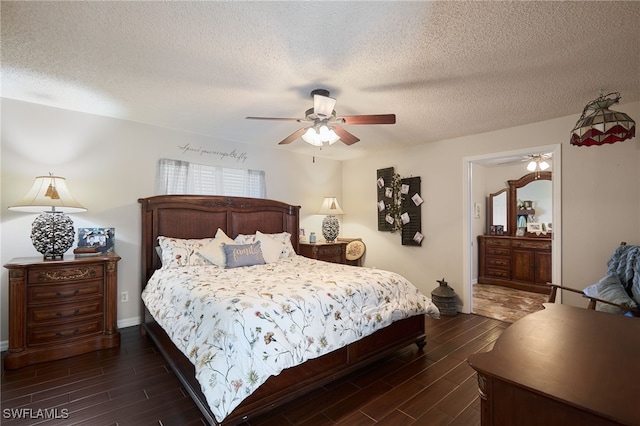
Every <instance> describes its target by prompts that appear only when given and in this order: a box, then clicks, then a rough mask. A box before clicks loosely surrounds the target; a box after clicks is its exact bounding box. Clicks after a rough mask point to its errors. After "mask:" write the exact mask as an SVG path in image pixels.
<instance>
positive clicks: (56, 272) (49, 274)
mask: <svg viewBox="0 0 640 426" xmlns="http://www.w3.org/2000/svg"><path fill="white" fill-rule="evenodd" d="M103 274H104V266H103V265H102V264H95V265H83V266H77V267H72V268H70V267H60V268H47V269H30V270H29V277H28V283H29V284H42V283H58V282H65V283H68V282H70V281H85V280H95V279H102V275H103Z"/></svg>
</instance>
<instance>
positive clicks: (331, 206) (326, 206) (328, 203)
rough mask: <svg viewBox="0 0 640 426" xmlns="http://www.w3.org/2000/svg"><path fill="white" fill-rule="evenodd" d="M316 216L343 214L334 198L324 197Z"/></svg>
mask: <svg viewBox="0 0 640 426" xmlns="http://www.w3.org/2000/svg"><path fill="white" fill-rule="evenodd" d="M318 214H326V215H332V216H335V215H337V214H344V212H343V211H342V209H341V208H340V204H338V200H337V199H336V197H325V198H324V201H323V202H322V206H321V207H320V210H319V211H318Z"/></svg>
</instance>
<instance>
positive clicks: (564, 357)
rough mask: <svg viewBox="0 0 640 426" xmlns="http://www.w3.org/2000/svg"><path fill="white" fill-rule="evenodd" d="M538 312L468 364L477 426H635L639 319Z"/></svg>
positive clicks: (548, 308)
mask: <svg viewBox="0 0 640 426" xmlns="http://www.w3.org/2000/svg"><path fill="white" fill-rule="evenodd" d="M544 306H545V309H544V310H542V311H539V312H536V313H533V314H531V315H527V316H526V317H524V318H522V319H521V320H519V321H516V322H515V323H513V324H512V325H511V326H509V328H507V329H506V330H505V331H504V332H503V333H502V334H501V335H500V337H498V339H497V340H496V342H495V344H494V346H493V349H492V350H491V351H489V352H482V353H476V354H473V355H470V356H469V358H468V362H469V364H470V365H471V367H472V368H473V369H474V370H476V372H477V377H478V386H479V391H480V398H481V401H480V410H481V422H482V425H483V426H489V425H493V426H498V425H504V426H512V425H518V426H539V425H545V426H567V425H580V426H595V425H598V426H603V425H640V410H639V409H638V392H639V391H640V385H639V383H640V370H639V369H638V368H637V366H638V360H640V339H638V336H640V318H629V317H625V316H623V315H614V314H610V313H606V312H598V311H593V310H590V309H583V308H577V307H573V306H566V305H560V304H553V303H551V304H549V303H547V304H545V305H544Z"/></svg>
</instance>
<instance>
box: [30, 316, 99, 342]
mask: <svg viewBox="0 0 640 426" xmlns="http://www.w3.org/2000/svg"><path fill="white" fill-rule="evenodd" d="M102 330H103V327H102V315H99V316H97V317H95V318H92V319H90V320H85V321H75V322H70V323H67V324H61V325H59V326H58V327H56V328H52V327H50V326H42V327H27V343H28V344H29V345H43V344H50V343H61V342H64V341H67V340H72V339H77V338H81V337H86V336H89V335H92V334H100V333H102Z"/></svg>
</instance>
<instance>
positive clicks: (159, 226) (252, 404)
mask: <svg viewBox="0 0 640 426" xmlns="http://www.w3.org/2000/svg"><path fill="white" fill-rule="evenodd" d="M139 202H140V203H141V207H142V265H141V267H142V268H141V273H142V293H143V297H145V298H146V299H147V300H149V296H148V294H149V293H151V290H153V289H155V290H156V294H159V293H158V290H157V286H158V285H159V283H161V284H162V283H163V285H164V286H165V289H164V290H163V291H182V288H183V287H196V286H197V285H198V281H197V280H198V279H199V278H198V277H200V276H203V275H205V274H209V273H214V274H222V275H219V276H216V278H215V279H216V280H218V279H219V280H220V282H223V281H222V280H223V279H227V278H228V277H227V276H228V275H230V274H239V273H240V272H239V271H240V270H241V269H245V268H236V269H234V270H228V271H227V270H225V269H224V268H220V269H223V270H222V271H219V270H216V269H217V268H216V267H209V266H207V265H197V266H189V267H188V268H186V269H184V271H183V270H182V269H181V270H180V272H179V273H178V272H177V271H176V270H173V271H172V274H173V275H172V276H171V278H167V277H166V276H165V275H162V274H164V272H163V271H162V270H163V269H166V268H161V256H162V254H161V251H159V249H158V245H159V243H158V241H159V237H160V240H164V239H178V240H188V241H191V240H198V239H204V238H212V237H213V236H214V234H216V231H217V230H220V232H223V233H224V234H225V235H226V236H228V237H229V238H233V239H238V238H243V236H246V237H249V236H251V235H253V236H254V237H255V235H256V233H257V235H260V233H264V234H266V235H282V234H284V233H288V234H284V235H290V242H291V246H292V248H293V250H294V251H295V252H296V253H297V252H298V241H299V210H300V208H299V206H293V205H289V204H286V203H283V202H280V201H274V200H266V199H253V198H241V197H219V196H193V195H163V196H154V197H149V198H142V199H139ZM263 243H264V239H263ZM265 256H266V254H265ZM329 267H330V264H328V263H325V262H320V261H316V260H311V259H306V258H303V257H302V256H298V255H296V254H295V253H293V254H291V256H289V257H288V258H287V259H284V260H282V261H278V262H275V263H267V264H266V265H255V266H248V267H246V270H247V271H249V270H252V269H255V270H256V271H257V274H258V275H256V276H257V277H259V278H256V280H258V281H261V282H262V281H264V280H266V279H267V278H269V277H270V276H269V274H270V273H271V272H273V271H274V270H275V269H283V270H284V271H285V273H289V274H291V273H292V272H291V268H304V269H305V270H306V273H307V274H310V273H312V272H309V271H316V270H317V271H318V274H325V275H326V274H328V273H329V272H327V269H326V268H329ZM333 267H335V268H338V269H339V271H340V273H352V274H356V275H358V276H361V275H363V274H365V273H366V270H367V269H368V268H359V267H356V266H347V265H333ZM265 268H266V269H265ZM348 268H351V269H348ZM187 269H193V270H194V272H189V273H187V272H186V270H187ZM265 270H268V271H269V272H268V273H266V272H265ZM371 271H373V272H377V273H378V274H382V273H386V272H385V271H382V272H380V271H375V270H371ZM243 273H244V272H243ZM274 273H275V272H274ZM337 273H338V272H336V274H337ZM302 274H303V272H302V270H300V272H298V273H296V274H295V275H296V276H302ZM389 274H391V273H389ZM160 276H161V277H163V278H158V277H160ZM178 276H181V277H182V279H185V280H187V281H185V283H183V284H179V285H169V284H167V282H168V280H169V279H174V278H176V279H177V277H178ZM336 276H337V275H336ZM354 276H355V275H354ZM225 277H227V278H225ZM278 279H279V278H278ZM283 280H284V281H287V280H288V278H284V279H283ZM394 280H395V278H394ZM354 281H357V280H354ZM149 283H151V284H149ZM271 284H272V283H269V285H271ZM401 284H402V283H401ZM147 285H149V288H147ZM207 285H208V284H207ZM265 285H266V284H265ZM273 285H275V284H273ZM151 286H154V287H153V288H152V287H151ZM223 287H224V288H223V289H222V290H224V291H226V290H228V287H229V286H226V285H225V286H223ZM145 288H147V292H146V293H147V294H145ZM198 288H199V287H198ZM218 291H220V290H218ZM263 292H264V291H263ZM416 292H417V290H416ZM319 293H320V292H317V293H315V294H319ZM326 293H327V294H328V295H329V296H330V297H334V298H336V297H337V296H336V295H335V294H331V292H329V291H327V292H326ZM180 297H182V296H180V295H171V296H167V298H173V299H174V300H175V299H176V298H178V299H179V298H180ZM422 297H424V296H422ZM204 299H205V298H203V299H202V300H204ZM386 299H387V301H388V299H389V297H388V296H386ZM424 299H425V301H424V303H423V304H424V305H426V306H418V307H416V308H415V309H416V312H417V313H415V314H411V316H408V317H405V318H394V320H393V321H394V322H390V323H389V324H388V325H387V322H386V320H385V321H379V322H380V324H381V325H380V327H381V328H380V329H377V330H375V331H371V333H370V334H365V337H362V338H358V340H354V341H350V340H349V341H348V343H347V344H346V345H345V346H342V347H338V346H336V347H335V348H334V346H333V345H332V344H326V345H325V346H327V347H328V348H329V349H330V351H329V352H327V353H326V354H322V353H321V354H319V355H318V356H312V357H308V359H307V360H306V361H304V362H303V363H301V364H300V365H295V366H291V367H288V368H286V369H283V370H282V371H279V372H277V373H276V375H271V376H270V377H268V379H266V381H264V382H263V383H262V382H258V383H261V384H259V387H257V389H255V390H253V391H252V393H250V394H249V395H248V396H246V395H243V396H242V399H241V402H239V403H237V405H233V406H232V409H230V410H228V412H226V411H222V413H221V412H220V408H219V406H218V405H219V404H218V403H217V402H219V401H217V402H216V403H215V404H214V403H210V401H212V399H211V392H212V390H211V389H209V388H206V387H204V388H203V386H201V384H200V382H199V381H198V379H197V376H198V375H199V376H200V377H201V378H202V377H203V376H202V374H203V373H202V371H201V370H202V365H201V364H202V363H201V362H199V361H198V362H196V361H195V359H194V361H191V360H190V359H189V358H188V357H187V356H186V355H189V356H191V355H192V353H193V352H198V351H202V349H201V347H200V343H199V344H198V345H197V346H198V347H196V348H195V349H187V346H188V345H189V344H191V345H193V343H191V342H186V343H184V344H183V342H180V341H175V337H176V330H171V329H170V328H171V327H167V331H165V330H164V329H163V328H162V326H161V325H160V324H159V323H160V322H163V321H165V322H166V318H164V317H163V316H162V315H159V314H158V312H161V311H159V310H158V308H157V307H155V306H152V307H151V308H148V307H147V306H146V305H145V303H143V304H142V309H143V312H144V317H143V323H142V333H143V334H145V335H147V336H149V337H150V338H151V339H152V340H153V342H154V343H155V345H156V346H157V347H158V349H159V350H160V352H161V353H162V355H163V356H164V357H165V359H166V360H167V362H168V364H169V365H170V367H171V368H172V369H173V370H174V372H175V373H176V375H177V377H178V378H179V380H180V381H181V382H182V384H183V385H184V387H185V389H186V390H187V392H188V393H189V394H190V396H191V397H192V399H193V400H194V402H195V403H196V405H197V406H198V408H199V409H200V410H201V411H202V413H203V415H204V417H205V419H206V420H207V421H208V422H209V423H210V424H212V425H235V424H239V423H242V422H244V421H247V420H249V419H251V418H253V417H255V416H257V415H259V414H262V413H265V412H267V411H269V410H271V409H273V408H274V407H276V406H278V405H281V404H283V403H285V402H287V401H290V400H292V399H295V398H297V397H299V396H301V395H303V394H304V393H306V392H308V391H310V390H312V389H314V388H317V387H319V386H322V385H324V384H326V383H328V382H330V381H332V380H335V379H336V378H338V377H341V376H344V375H346V374H348V373H350V372H352V371H355V370H356V369H358V368H360V367H362V366H363V365H365V364H368V363H371V362H374V361H376V360H379V359H380V358H382V357H384V356H386V355H388V354H390V353H392V352H394V351H396V350H398V349H400V348H402V347H405V346H407V345H410V344H412V343H415V344H416V345H417V346H418V348H419V349H422V348H423V347H424V345H425V344H426V336H425V318H424V316H425V314H429V315H432V316H437V315H438V311H437V308H436V307H435V305H433V304H432V303H431V301H430V300H429V299H426V298H424ZM336 300H337V299H336ZM234 302H237V301H236V300H234ZM264 303H266V302H264ZM208 304H209V303H208V302H207V303H205V302H203V301H201V302H200V303H199V304H198V306H199V307H200V306H201V305H208ZM241 304H242V302H239V303H236V304H235V305H234V306H240V305H241ZM187 305H188V306H190V308H189V309H192V307H193V306H195V305H196V302H193V303H192V302H191V301H189V303H188V304H187ZM381 305H382V304H381ZM324 306H328V305H327V304H325V305H324ZM193 309H196V308H193ZM234 309H235V308H234ZM248 309H249V310H250V309H254V308H252V307H249V308H248ZM150 311H153V312H154V313H155V314H156V316H157V317H158V319H156V318H154V316H153V315H152V314H151V312H150ZM418 311H420V312H418ZM180 315H182V314H179V315H178V316H180ZM260 315H262V313H261V312H259V310H256V311H255V312H254V316H255V317H260ZM376 315H378V314H374V318H377V317H376ZM394 315H395V314H394ZM202 316H203V315H200V317H202ZM326 316H327V317H334V316H335V317H336V319H337V315H336V314H335V313H332V314H331V315H326ZM340 319H341V320H342V318H340ZM252 320H253V319H252ZM372 322H375V321H372ZM165 325H167V324H165ZM194 327H195V326H194ZM326 327H333V328H335V327H336V326H335V325H334V326H331V325H328V326H326ZM187 328H188V327H187ZM205 328H208V327H202V328H201V329H205ZM256 329H257V330H260V327H256ZM222 332H223V333H224V329H222ZM170 334H171V335H172V336H174V341H172V339H171V337H170V336H169V335H170ZM264 334H265V336H260V338H259V339H258V338H256V339H254V341H255V342H257V344H261V345H262V346H264V344H266V343H268V342H267V337H268V335H269V333H264ZM276 337H278V336H276ZM275 340H277V339H275ZM210 341H211V338H209V342H210ZM174 342H175V343H174ZM263 343H264V344H263ZM314 343H315V342H314ZM256 352H257V353H260V354H261V355H260V357H261V358H267V357H266V356H265V355H264V354H265V352H260V351H259V350H256ZM243 353H244V352H243ZM214 358H215V357H214ZM194 362H195V363H196V364H197V365H198V366H199V369H198V370H197V369H196V367H195V366H194ZM207 377H209V376H207ZM212 377H219V374H218V376H216V375H215V374H213V375H212ZM212 380H213V379H212ZM211 383H213V382H211ZM203 389H204V391H203ZM215 389H219V387H216V388H215ZM205 393H206V394H207V396H209V399H208V398H207V396H205ZM225 398H226V397H225Z"/></svg>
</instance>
